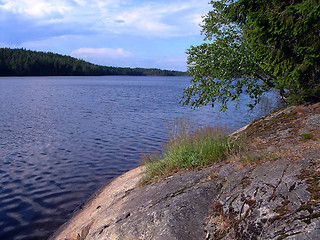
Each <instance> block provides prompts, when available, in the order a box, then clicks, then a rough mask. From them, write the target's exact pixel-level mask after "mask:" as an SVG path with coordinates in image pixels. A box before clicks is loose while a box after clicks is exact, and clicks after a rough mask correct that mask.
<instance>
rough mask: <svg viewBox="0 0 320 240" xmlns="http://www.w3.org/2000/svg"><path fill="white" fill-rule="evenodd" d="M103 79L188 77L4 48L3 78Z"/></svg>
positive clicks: (0, 54)
mask: <svg viewBox="0 0 320 240" xmlns="http://www.w3.org/2000/svg"><path fill="white" fill-rule="evenodd" d="M103 75H129V76H186V73H185V72H180V71H171V70H161V69H156V68H149V69H146V68H121V67H107V66H100V65H95V64H92V63H89V62H86V61H84V60H81V59H77V58H73V57H70V56H64V55H61V54H57V53H51V52H37V51H31V50H26V49H10V48H0V76H103Z"/></svg>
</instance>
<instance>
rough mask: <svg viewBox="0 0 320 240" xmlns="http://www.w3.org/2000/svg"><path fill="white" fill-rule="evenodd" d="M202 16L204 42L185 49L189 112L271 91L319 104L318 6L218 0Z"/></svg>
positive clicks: (307, 2)
mask: <svg viewBox="0 0 320 240" xmlns="http://www.w3.org/2000/svg"><path fill="white" fill-rule="evenodd" d="M211 4H212V6H213V10H211V11H209V13H208V14H207V15H206V16H205V17H204V20H203V25H202V34H204V35H205V39H204V40H205V42H204V43H203V44H201V45H199V46H191V47H190V49H188V50H187V54H188V61H187V63H188V73H189V74H190V75H191V76H192V77H193V78H192V80H191V82H192V85H191V86H190V87H187V88H185V89H184V95H183V98H182V100H181V102H182V103H183V104H191V106H193V107H198V106H200V105H207V104H212V105H214V104H215V102H220V103H221V104H222V107H221V108H222V110H224V109H226V108H227V102H228V101H230V100H231V101H234V100H235V101H239V97H240V95H241V94H247V95H249V96H250V97H251V99H252V102H251V107H252V106H254V105H255V104H256V103H258V102H259V101H260V99H261V96H262V95H263V93H264V92H266V91H268V90H270V89H271V88H275V89H278V90H279V93H280V94H281V95H282V96H283V97H289V100H291V102H293V101H297V102H303V101H309V100H314V101H319V96H320V84H319V77H320V65H319V63H320V57H319V56H320V38H319V33H320V32H319V31H320V30H319V23H320V20H319V17H320V11H319V10H320V7H319V6H320V4H319V2H318V1H314V0H305V1H298V0H292V1H291V0H290V1H280V0H272V1H266V0H257V1H256V0H238V1H233V0H220V1H217V2H215V1H211Z"/></svg>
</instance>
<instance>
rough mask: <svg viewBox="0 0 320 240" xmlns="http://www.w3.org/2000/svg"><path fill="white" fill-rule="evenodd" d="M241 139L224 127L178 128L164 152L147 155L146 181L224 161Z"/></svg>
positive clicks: (235, 149) (237, 149) (237, 146)
mask: <svg viewBox="0 0 320 240" xmlns="http://www.w3.org/2000/svg"><path fill="white" fill-rule="evenodd" d="M241 145H242V144H241V141H240V140H231V139H230V138H229V137H228V136H227V135H226V134H225V133H224V131H223V130H221V129H217V128H212V127H205V128H199V129H197V130H195V131H192V130H190V129H189V128H188V127H185V126H183V127H181V126H180V128H178V130H177V128H175V131H174V134H171V136H170V140H169V141H168V143H167V144H166V145H165V146H164V148H163V150H162V153H161V154H153V155H145V156H143V159H142V161H143V162H144V163H145V165H146V173H145V177H144V179H143V182H150V181H153V180H157V179H159V178H163V177H166V176H169V175H171V174H173V173H175V172H177V171H180V170H189V169H194V168H199V167H202V166H206V165H210V164H212V163H214V162H217V161H221V160H224V159H226V158H228V156H230V155H231V154H234V153H235V152H237V151H239V149H240V148H241Z"/></svg>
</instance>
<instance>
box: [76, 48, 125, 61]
mask: <svg viewBox="0 0 320 240" xmlns="http://www.w3.org/2000/svg"><path fill="white" fill-rule="evenodd" d="M70 55H71V56H73V57H77V58H83V59H90V58H126V57H129V56H131V52H129V51H125V50H123V49H122V48H118V49H113V48H80V49H77V50H75V51H72V52H71V53H70Z"/></svg>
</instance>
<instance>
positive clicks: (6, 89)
mask: <svg viewBox="0 0 320 240" xmlns="http://www.w3.org/2000/svg"><path fill="white" fill-rule="evenodd" d="M188 85H189V79H188V78H179V77H39V78H34V77H30V78H1V79H0V89H1V91H0V102H1V103H2V104H1V105H0V112H1V115H0V129H1V131H0V152H1V156H0V239H12V240H22V239H23V240H31V239H46V238H47V237H48V236H49V235H50V234H51V233H52V232H53V231H54V230H55V229H57V227H58V226H59V225H60V224H62V223H64V222H65V221H66V220H67V219H68V218H69V217H70V216H71V214H72V212H73V211H74V209H75V208H77V207H78V206H80V205H81V204H82V203H83V201H85V200H86V198H88V197H89V196H90V194H92V193H93V192H94V191H95V190H97V189H98V188H99V187H100V186H101V185H103V184H105V183H106V182H107V181H108V180H110V179H112V178H113V177H115V176H118V175H120V174H122V173H124V172H125V171H127V170H130V169H132V168H134V167H136V166H138V160H139V158H140V156H141V154H143V153H144V154H145V153H151V152H154V151H159V150H160V148H161V145H162V143H163V142H164V141H166V140H167V138H168V132H167V124H168V123H172V122H174V120H175V119H179V118H182V117H185V116H188V118H189V120H190V121H191V122H192V123H194V124H196V125H220V126H221V125H228V126H229V127H230V128H232V129H235V128H238V127H241V126H242V125H244V124H246V123H247V122H248V121H249V120H250V118H248V117H246V116H245V115H244V114H242V113H241V110H242V108H241V106H240V107H239V108H240V113H241V114H239V115H237V114H236V113H235V112H229V113H228V112H227V113H225V115H221V114H219V113H218V112H217V111H215V110H212V108H202V109H198V110H195V111H192V110H190V109H189V108H187V107H183V106H181V105H179V104H178V102H179V99H180V96H179V94H180V93H181V89H182V88H184V87H186V86H188ZM244 101H245V100H244Z"/></svg>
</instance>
